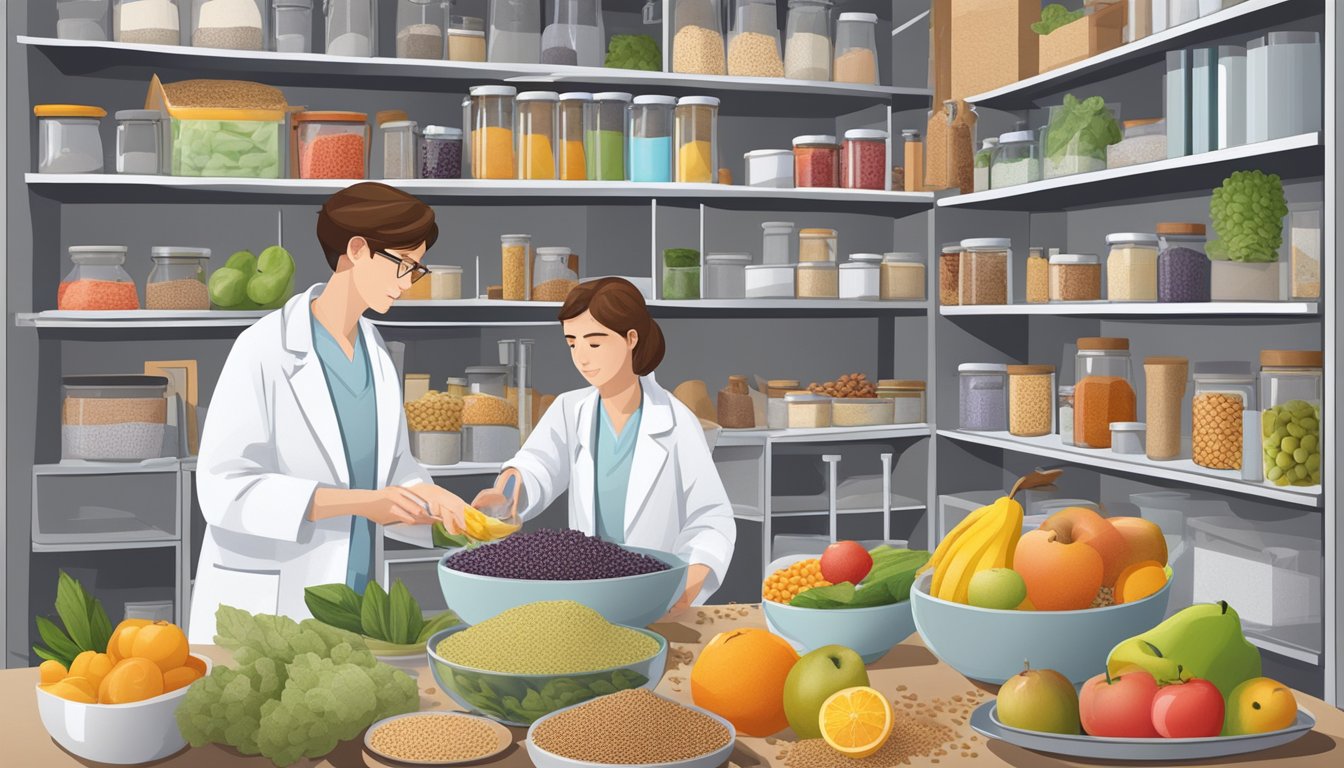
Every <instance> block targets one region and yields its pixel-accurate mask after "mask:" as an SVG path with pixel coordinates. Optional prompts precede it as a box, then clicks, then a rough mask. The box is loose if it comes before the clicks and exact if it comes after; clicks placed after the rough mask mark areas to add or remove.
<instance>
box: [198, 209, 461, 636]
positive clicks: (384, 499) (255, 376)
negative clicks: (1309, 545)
mask: <svg viewBox="0 0 1344 768" xmlns="http://www.w3.org/2000/svg"><path fill="white" fill-rule="evenodd" d="M317 237H318V240H319V241H320V242H321V244H322V249H323V252H324V253H325V255H326V257H327V261H328V263H329V264H330V266H331V268H332V270H333V273H332V276H331V280H330V281H328V282H327V283H325V284H321V283H319V284H317V285H314V286H313V287H311V288H309V289H308V290H307V291H304V292H303V293H301V294H299V295H297V296H295V297H294V298H292V299H290V300H289V301H288V302H287V303H286V304H285V306H284V307H283V308H282V309H280V310H277V311H275V312H272V313H271V314H269V315H267V316H265V317H263V318H262V319H261V320H259V321H258V322H257V323H256V325H253V326H252V327H251V328H249V329H247V330H246V331H244V332H243V333H242V334H241V335H240V336H239V337H238V340H237V341H236V342H235V343H234V345H233V349H232V350H230V352H229V357H228V360H227V361H226V362H225V363H224V370H223V372H222V373H221V374H220V377H219V382H218V384H216V386H215V391H214V396H213V397H212V399H211V402H210V410H209V415H208V417H207V419H206V423H205V429H204V432H203V434H202V436H201V447H200V457H199V461H198V470H197V472H198V474H197V497H198V500H199V502H200V506H201V511H202V513H203V514H204V516H205V520H206V522H207V523H208V525H207V526H206V530H205V540H204V542H203V543H202V545H201V553H200V564H199V565H198V567H197V570H196V583H195V587H194V589H193V594H192V599H191V614H190V622H189V624H188V635H189V637H190V639H191V642H193V643H211V642H213V641H214V640H213V637H214V634H215V611H216V609H217V608H218V607H219V606H220V605H231V606H233V607H236V608H241V609H244V610H246V611H249V612H251V613H278V614H282V615H285V616H289V617H290V618H293V619H302V618H306V617H308V616H309V615H310V613H309V611H308V608H307V606H306V605H305V603H304V595H303V593H304V589H305V588H306V587H310V586H314V585H317V584H328V583H336V582H344V583H346V584H348V585H349V586H350V587H352V588H353V589H355V591H357V592H359V593H361V594H362V593H363V591H364V587H365V586H366V585H367V583H368V582H369V581H373V580H376V574H373V573H372V568H373V558H374V549H375V546H376V542H377V537H378V535H379V534H380V531H379V530H378V526H380V525H385V524H388V523H412V524H426V523H432V522H436V521H437V520H439V519H440V518H441V517H442V518H447V517H449V510H456V512H457V516H458V517H460V516H461V508H462V506H463V502H462V500H461V499H459V498H458V497H457V496H455V495H453V494H452V493H449V492H448V491H446V490H444V489H442V488H439V487H438V486H436V485H435V484H434V482H433V480H432V478H431V477H430V476H429V474H428V473H427V472H425V470H424V468H423V467H421V466H420V464H419V463H418V462H417V461H416V460H415V459H414V458H413V457H412V456H411V453H410V450H409V445H408V441H407V433H406V417H405V414H404V412H403V410H402V394H401V383H400V381H398V379H397V372H396V369H395V367H394V366H393V363H392V359H391V357H390V356H389V355H388V352H387V349H386V347H385V346H384V345H383V340H382V338H381V337H380V336H379V334H378V331H377V329H376V328H375V327H374V326H373V324H372V323H370V322H369V321H368V320H367V319H366V318H364V317H363V315H364V313H365V312H366V311H368V310H370V309H372V310H373V311H375V312H378V313H380V314H381V313H384V312H386V311H387V310H388V309H389V308H391V306H392V302H393V301H394V300H395V299H396V298H397V297H398V296H400V295H401V293H402V291H405V290H406V289H408V288H410V286H411V283H412V282H414V281H416V280H419V279H421V278H423V277H424V276H425V275H426V274H427V272H428V270H427V269H426V268H425V267H424V266H422V265H421V264H420V261H421V259H423V258H424V255H425V251H426V249H428V248H429V247H430V246H432V245H433V244H434V241H435V239H436V238H437V237H438V226H437V225H436V224H435V223H434V211H433V209H431V208H430V207H429V206H427V205H425V204H424V203H422V202H420V201H419V200H417V199H415V198H414V197H412V196H410V195H407V194H405V193H404V192H401V191H399V190H396V189H393V188H392V187H388V186H385V185H382V184H373V183H364V184H356V185H354V186H352V187H349V188H348V189H345V190H343V191H341V192H338V193H336V194H334V195H332V196H331V198H329V199H328V200H327V201H326V203H325V204H324V205H323V206H322V210H321V212H320V213H319V214H318V220H317Z"/></svg>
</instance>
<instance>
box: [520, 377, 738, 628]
mask: <svg viewBox="0 0 1344 768" xmlns="http://www.w3.org/2000/svg"><path fill="white" fill-rule="evenodd" d="M640 381H641V383H642V385H643V389H644V401H643V405H642V408H643V413H642V414H641V416H640V420H639V434H638V436H637V437H636V442H635V456H634V462H633V466H632V467H631V469H630V485H629V489H628V490H627V492H626V502H625V543H626V544H629V545H630V546H633V547H644V548H647V549H657V550H661V551H664V552H671V553H673V554H675V555H677V556H678V557H680V558H681V559H683V560H685V561H686V562H688V563H692V564H701V565H707V566H709V569H710V575H709V576H708V577H706V578H705V585H704V589H703V590H702V591H701V592H700V595H699V596H698V597H697V598H696V600H695V603H696V605H700V604H702V603H704V602H705V600H706V599H708V598H709V596H710V595H712V594H713V593H714V591H715V590H716V589H718V588H719V585H720V584H722V583H723V577H724V575H725V574H726V573H727V572H728V563H729V561H730V560H732V557H733V545H734V544H735V543H736V541H737V525H736V523H735V521H734V520H733V507H732V504H731V503H730V502H729V501H728V494H727V492H726V491H724V489H723V481H721V480H720V479H719V472H718V469H717V468H716V467H715V466H714V459H713V457H712V456H711V454H710V451H709V446H708V445H707V444H706V442H705V434H704V430H703V428H702V427H701V426H700V421H699V419H697V418H696V417H695V414H693V413H691V410H690V409H689V408H687V407H686V406H685V405H683V404H682V403H681V401H679V400H677V399H676V398H675V397H673V396H672V395H671V393H669V392H668V391H667V390H665V389H663V388H662V387H660V386H659V385H658V383H657V382H656V381H654V379H653V377H652V376H645V377H643V378H641V379H640ZM599 402H600V401H599V398H598V394H597V390H596V389H594V388H592V387H589V388H587V389H580V390H575V391H573V392H566V393H565V394H563V395H560V396H559V397H558V398H556V400H555V402H554V403H553V404H552V405H551V407H550V408H548V409H547V410H546V414H545V415H544V416H542V418H541V421H540V423H538V424H537V427H536V429H535V430H534V431H533V432H532V434H531V435H530V436H529V437H528V438H527V442H526V443H525V444H524V445H523V448H522V450H521V451H519V453H518V455H517V456H514V457H513V460H512V461H509V462H508V463H506V464H505V466H506V467H513V468H514V469H517V470H518V471H519V472H520V473H521V474H522V477H523V486H524V488H525V490H526V492H527V495H526V503H527V505H526V508H525V509H524V510H523V511H522V513H521V514H522V516H523V517H524V518H527V517H531V516H533V515H536V514H538V513H539V512H541V511H542V510H544V509H546V508H547V507H548V506H550V504H551V502H552V501H554V500H555V499H556V497H557V496H559V495H560V494H561V493H562V492H564V491H566V490H568V491H569V527H570V528H574V529H576V530H579V531H583V532H584V533H586V534H588V535H590V536H591V535H595V533H596V530H597V521H596V508H595V498H596V483H597V478H596V474H595V465H594V461H595V459H594V455H593V445H592V441H593V424H594V423H595V422H594V419H596V418H597V409H598V407H599Z"/></svg>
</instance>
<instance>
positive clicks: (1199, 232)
mask: <svg viewBox="0 0 1344 768" xmlns="http://www.w3.org/2000/svg"><path fill="white" fill-rule="evenodd" d="M1157 244H1158V249H1159V253H1158V254H1157V300H1158V301H1162V302H1205V301H1208V300H1209V298H1210V281H1211V277H1210V272H1211V271H1212V270H1211V265H1210V264H1209V257H1208V256H1206V255H1204V225H1203V224H1196V223H1193V222H1177V221H1162V222H1158V224H1157Z"/></svg>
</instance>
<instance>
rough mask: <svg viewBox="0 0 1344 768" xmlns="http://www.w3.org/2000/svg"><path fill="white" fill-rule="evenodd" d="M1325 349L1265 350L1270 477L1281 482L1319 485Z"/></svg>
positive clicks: (1263, 418)
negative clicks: (1322, 350)
mask: <svg viewBox="0 0 1344 768" xmlns="http://www.w3.org/2000/svg"><path fill="white" fill-rule="evenodd" d="M1324 367H1325V355H1324V353H1322V352H1318V351H1304V350H1287V349H1266V350H1263V351H1261V352H1260V400H1261V402H1260V405H1261V407H1262V408H1264V413H1262V414H1261V415H1260V426H1261V430H1262V431H1261V437H1262V445H1263V449H1264V466H1265V479H1266V480H1267V481H1269V482H1271V483H1273V484H1274V485H1277V486H1281V487H1282V486H1287V485H1295V486H1306V485H1319V484H1320V482H1321V446H1322V443H1323V442H1324V440H1325V433H1324V431H1323V430H1324V429H1325V422H1324V421H1323V420H1322V419H1321V405H1322V398H1323V397H1324V393H1325V390H1324V377H1323V371H1324Z"/></svg>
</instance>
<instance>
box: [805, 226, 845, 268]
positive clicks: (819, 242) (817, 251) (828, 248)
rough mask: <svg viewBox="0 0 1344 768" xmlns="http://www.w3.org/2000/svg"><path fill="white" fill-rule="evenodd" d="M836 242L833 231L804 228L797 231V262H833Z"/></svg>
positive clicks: (835, 235)
mask: <svg viewBox="0 0 1344 768" xmlns="http://www.w3.org/2000/svg"><path fill="white" fill-rule="evenodd" d="M838 242H839V238H838V236H837V234H836V231H835V230H834V229H821V228H816V227H804V228H803V229H800V230H798V260H799V261H835V260H836V246H837V243H838Z"/></svg>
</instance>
